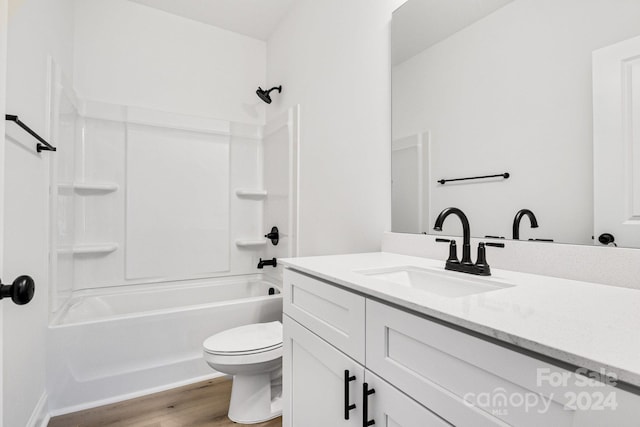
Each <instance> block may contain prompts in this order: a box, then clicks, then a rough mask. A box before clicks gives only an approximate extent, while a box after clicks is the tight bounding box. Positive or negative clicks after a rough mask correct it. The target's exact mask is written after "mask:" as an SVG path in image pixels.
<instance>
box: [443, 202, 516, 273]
mask: <svg viewBox="0 0 640 427" xmlns="http://www.w3.org/2000/svg"><path fill="white" fill-rule="evenodd" d="M451 214H454V215H456V216H457V217H458V218H460V221H461V222H462V260H461V261H458V248H457V246H456V241H455V240H447V239H436V242H448V243H449V258H447V262H446V264H445V267H444V268H445V270H451V271H459V272H461V273H468V274H476V275H479V276H490V275H491V268H490V267H489V264H488V263H487V255H486V248H485V246H493V247H497V248H504V243H482V242H481V243H478V258H477V260H476V263H475V264H474V263H473V262H472V261H471V228H470V227H469V220H468V219H467V216H466V215H465V214H464V212H462V211H461V210H460V209H458V208H446V209H445V210H443V211H442V212H440V215H438V218H436V223H435V225H434V226H433V229H434V230H436V231H442V224H443V223H444V220H445V219H446V218H447V217H448V216H449V215H451Z"/></svg>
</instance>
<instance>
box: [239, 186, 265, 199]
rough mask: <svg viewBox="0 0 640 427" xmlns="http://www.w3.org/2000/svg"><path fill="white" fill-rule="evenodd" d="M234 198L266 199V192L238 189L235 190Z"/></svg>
mask: <svg viewBox="0 0 640 427" xmlns="http://www.w3.org/2000/svg"><path fill="white" fill-rule="evenodd" d="M236 196H238V197H241V198H245V199H258V200H260V199H264V198H265V197H267V190H252V189H247V188H240V189H238V190H236Z"/></svg>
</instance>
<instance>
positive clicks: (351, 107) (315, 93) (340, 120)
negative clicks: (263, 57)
mask: <svg viewBox="0 0 640 427" xmlns="http://www.w3.org/2000/svg"><path fill="white" fill-rule="evenodd" d="M401 3H402V1H399V0H385V1H375V2H372V1H370V0H351V1H348V2H345V1H339V0H323V1H314V0H300V1H299V2H297V4H296V5H295V6H294V9H293V10H292V11H291V12H290V13H289V15H288V16H287V17H286V18H285V19H284V20H283V21H282V22H281V24H280V26H279V28H278V29H277V30H276V31H275V33H274V34H273V35H272V36H271V37H270V38H269V40H268V42H267V75H268V79H267V80H268V82H269V85H268V86H273V85H279V84H282V85H283V91H282V93H281V94H274V96H273V98H274V102H273V104H271V105H270V106H268V107H267V117H273V116H274V115H276V114H279V113H281V112H283V111H284V110H285V109H286V108H288V107H289V106H292V105H295V104H300V109H301V118H302V119H301V124H300V132H301V134H300V154H299V155H300V180H299V191H300V200H299V209H300V210H299V217H300V223H299V231H300V235H299V245H300V246H299V251H298V254H299V255H301V256H305V255H318V254H329V253H346V252H359V251H373V250H377V249H379V248H380V235H381V233H382V232H383V231H384V230H386V229H388V228H389V227H390V223H391V221H390V211H391V209H390V198H391V195H390V176H391V174H390V162H391V160H390V135H391V128H390V114H391V113H390V103H391V94H390V76H389V73H390V55H389V28H390V25H389V24H390V20H391V12H392V11H393V9H394V8H395V7H397V6H398V5H399V4H401Z"/></svg>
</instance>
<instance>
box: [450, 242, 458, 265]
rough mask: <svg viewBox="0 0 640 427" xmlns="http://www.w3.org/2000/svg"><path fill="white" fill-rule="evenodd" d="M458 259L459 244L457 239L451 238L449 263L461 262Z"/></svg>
mask: <svg viewBox="0 0 640 427" xmlns="http://www.w3.org/2000/svg"><path fill="white" fill-rule="evenodd" d="M459 263H460V261H459V260H458V246H457V245H456V241H455V240H451V241H450V243H449V258H447V264H459Z"/></svg>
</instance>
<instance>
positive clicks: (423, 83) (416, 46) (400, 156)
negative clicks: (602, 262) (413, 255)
mask: <svg viewBox="0 0 640 427" xmlns="http://www.w3.org/2000/svg"><path fill="white" fill-rule="evenodd" d="M638 22H640V2H639V1H630V0H512V1H510V0H409V1H408V2H407V3H405V4H404V5H403V6H402V7H400V8H399V9H398V10H396V12H395V13H394V17H393V25H392V60H393V86H392V87H393V90H392V93H393V95H392V110H393V140H392V179H393V187H392V188H393V190H392V209H393V211H392V218H393V223H392V229H393V231H395V232H409V233H428V234H436V233H435V232H434V231H433V225H434V221H435V219H436V217H437V216H438V214H439V213H440V212H441V211H442V210H443V209H445V208H447V207H451V206H454V207H457V208H460V209H461V210H462V211H464V213H465V214H466V215H467V216H468V218H469V221H470V224H471V234H472V235H473V236H474V237H485V236H495V237H503V238H506V239H513V238H517V239H520V240H544V241H553V242H559V243H574V244H585V245H594V244H595V245H611V246H613V245H617V246H624V247H640V118H639V117H640V112H639V110H638V108H639V107H640V89H639V88H640V83H638V82H637V80H638V79H640V37H639V36H640V27H639V26H638ZM634 83H635V84H634ZM477 177H480V178H478V179H468V178H477ZM443 233H444V234H452V235H461V234H462V229H461V226H460V224H458V223H457V222H454V221H451V222H450V223H447V224H445V226H444V228H443Z"/></svg>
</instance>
